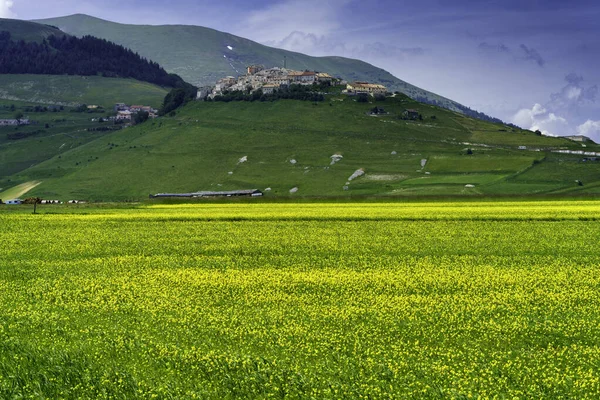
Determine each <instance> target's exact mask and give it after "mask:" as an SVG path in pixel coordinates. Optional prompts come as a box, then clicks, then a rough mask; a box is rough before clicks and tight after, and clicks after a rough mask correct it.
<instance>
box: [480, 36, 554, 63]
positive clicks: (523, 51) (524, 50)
mask: <svg viewBox="0 0 600 400" xmlns="http://www.w3.org/2000/svg"><path fill="white" fill-rule="evenodd" d="M477 50H478V51H479V53H480V54H483V55H485V56H495V55H506V56H510V57H512V58H513V59H514V60H515V61H533V62H535V63H536V64H537V65H538V66H540V67H543V66H544V65H545V64H546V60H544V58H543V57H542V56H541V55H540V53H539V52H538V51H537V50H536V49H534V48H532V47H527V46H526V45H524V44H521V45H520V46H519V48H518V49H516V50H514V49H511V48H510V47H508V46H507V45H506V44H504V43H498V44H491V43H488V42H481V43H479V45H478V46H477Z"/></svg>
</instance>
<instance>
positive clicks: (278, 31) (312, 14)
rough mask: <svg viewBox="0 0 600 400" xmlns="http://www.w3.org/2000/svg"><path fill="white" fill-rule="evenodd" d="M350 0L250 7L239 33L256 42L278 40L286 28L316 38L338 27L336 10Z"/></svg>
mask: <svg viewBox="0 0 600 400" xmlns="http://www.w3.org/2000/svg"><path fill="white" fill-rule="evenodd" d="M348 3H350V0H329V1H322V0H286V1H282V2H278V3H275V4H271V5H269V6H267V7H265V8H263V9H261V10H257V11H254V12H252V13H251V14H250V16H249V17H248V19H247V25H246V27H245V28H246V29H242V31H243V33H245V34H247V36H250V37H252V38H253V39H254V40H257V41H259V42H279V41H283V40H284V39H286V38H287V37H288V36H289V35H290V32H301V33H305V34H308V35H314V36H315V37H317V38H319V37H322V36H324V35H328V34H330V33H332V32H334V31H335V30H337V29H339V28H340V27H341V26H342V24H341V22H340V17H341V14H340V11H341V9H342V8H343V7H344V6H345V5H346V4H348Z"/></svg>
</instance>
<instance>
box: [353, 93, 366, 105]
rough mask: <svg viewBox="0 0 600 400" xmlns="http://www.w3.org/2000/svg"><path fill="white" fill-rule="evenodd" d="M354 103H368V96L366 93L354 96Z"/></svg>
mask: <svg viewBox="0 0 600 400" xmlns="http://www.w3.org/2000/svg"><path fill="white" fill-rule="evenodd" d="M356 101H358V102H359V103H368V102H369V95H368V94H366V93H360V94H359V95H358V96H356Z"/></svg>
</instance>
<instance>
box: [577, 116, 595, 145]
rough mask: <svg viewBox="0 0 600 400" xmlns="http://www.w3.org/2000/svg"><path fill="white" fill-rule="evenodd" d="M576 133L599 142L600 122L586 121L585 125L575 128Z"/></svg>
mask: <svg viewBox="0 0 600 400" xmlns="http://www.w3.org/2000/svg"><path fill="white" fill-rule="evenodd" d="M577 133H579V134H580V135H584V136H588V137H590V138H592V139H594V140H595V141H596V142H598V141H600V121H592V120H591V119H588V120H587V121H586V122H585V123H583V124H581V125H579V126H578V127H577Z"/></svg>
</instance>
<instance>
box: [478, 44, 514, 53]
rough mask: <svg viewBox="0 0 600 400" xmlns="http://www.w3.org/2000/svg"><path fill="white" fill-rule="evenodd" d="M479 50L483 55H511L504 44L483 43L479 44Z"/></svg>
mask: <svg viewBox="0 0 600 400" xmlns="http://www.w3.org/2000/svg"><path fill="white" fill-rule="evenodd" d="M478 49H479V51H480V52H482V53H510V49H509V48H508V46H506V45H505V44H504V43H500V44H489V43H487V42H483V43H479V46H478Z"/></svg>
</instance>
